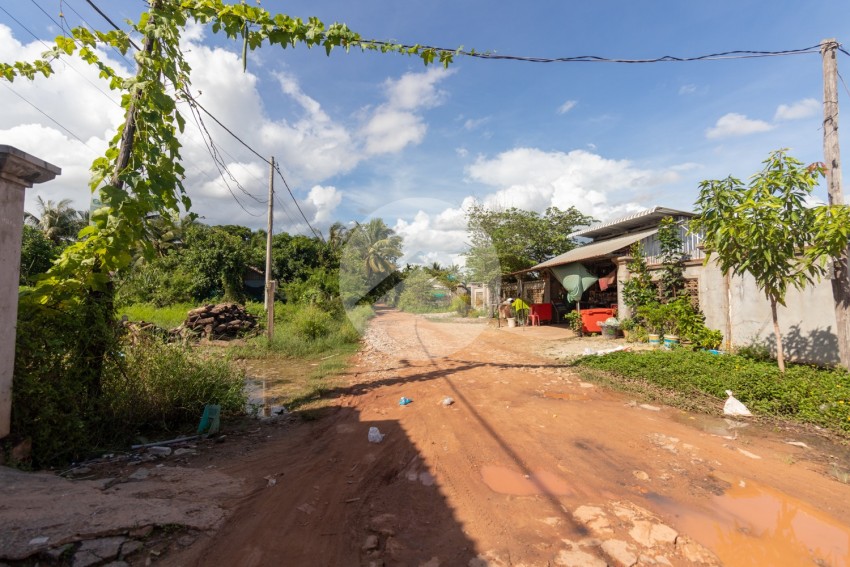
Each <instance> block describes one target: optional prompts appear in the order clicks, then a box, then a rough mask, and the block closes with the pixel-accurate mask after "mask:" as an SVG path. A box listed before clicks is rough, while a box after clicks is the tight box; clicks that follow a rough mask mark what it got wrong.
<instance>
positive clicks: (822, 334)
mask: <svg viewBox="0 0 850 567" xmlns="http://www.w3.org/2000/svg"><path fill="white" fill-rule="evenodd" d="M694 216H695V215H694V213H691V212H687V211H680V210H676V209H669V208H666V207H653V208H651V209H647V210H645V211H641V212H638V213H635V214H632V215H629V216H626V217H622V218H619V219H615V220H612V221H608V222H604V223H599V224H596V225H593V226H591V227H589V228H586V229H583V230H579V231H577V232H575V233H573V234H572V235H571V236H573V237H575V238H577V239H579V238H580V239H587V240H588V242H586V243H585V244H583V245H581V246H578V247H577V248H574V249H572V250H570V251H568V252H566V253H564V254H561V255H559V256H555V257H554V258H551V259H549V260H546V261H545V262H541V263H540V264H537V265H536V266H532V267H531V268H529V269H528V270H524V271H523V274H525V275H527V274H530V273H535V274H536V275H537V276H538V279H537V280H534V281H520V282H518V284H517V287H515V288H513V292H514V294H515V295H513V296H514V297H521V298H523V299H524V300H525V301H526V302H528V303H531V304H533V303H551V304H552V306H553V311H554V312H555V313H556V316H555V317H554V320H555V321H560V320H562V318H563V315H564V314H565V313H566V312H569V311H571V310H572V309H574V308H575V307H576V306H580V307H581V308H582V309H586V308H608V309H616V310H617V314H618V316H619V317H621V318H622V317H627V316H630V315H631V313H630V312H629V309H628V307H627V306H626V305H625V303H624V302H623V296H622V284H623V283H624V282H626V281H628V280H629V278H630V273H629V270H628V267H627V264H628V261H629V259H630V256H629V248H630V247H631V245H632V244H634V243H635V242H640V243H641V245H642V247H643V252H644V256H645V257H646V261H647V264H648V267H649V269H650V272H651V273H652V272H653V271H656V272H657V271H658V270H660V268H661V260H660V253H661V247H660V242H659V240H658V228H659V225H660V223H661V220H662V219H663V218H665V217H672V218H673V219H674V220H676V221H677V222H678V224H679V230H680V233H679V235H680V237H681V240H682V252H683V254H684V257H685V273H684V277H685V282H686V288H685V289H686V292H687V293H688V294H689V295H690V298H691V302H692V303H693V304H694V306H696V307H698V308H699V309H700V310H701V311H702V312H703V314H704V315H705V319H706V320H705V322H706V325H707V326H709V327H710V328H713V329H719V330H720V331H721V332H723V336H724V341H725V343H726V347H727V348H731V347H734V346H743V345H749V344H760V345H764V346H765V347H767V348H768V349H771V351H772V350H773V349H775V340H774V336H773V323H772V318H771V314H770V304H769V303H768V301H767V299H766V298H765V296H764V294H763V292H762V291H761V290H760V289H759V288H758V286H757V285H756V283H755V280H754V279H753V278H752V276H749V275H748V274H745V275H743V276H733V275H731V274H726V273H723V272H722V271H721V270H720V268H719V267H718V266H717V264H716V263H715V262H713V261H711V259H708V260H706V256H705V253H704V251H703V250H702V247H701V246H700V244H701V238H700V235H699V234H694V233H692V232H690V231H689V230H688V226H687V225H688V221H689V220H690V219H691V218H693V217H694ZM523 274H517V275H523ZM659 275H660V274H659ZM504 288H505V286H504V284H503V295H504V294H505V291H504ZM779 322H780V331H781V333H782V337H783V347H784V349H785V353H786V358H788V359H789V360H798V361H805V362H814V363H818V364H836V363H837V362H838V339H837V336H836V331H835V328H836V323H835V311H834V308H833V299H832V286H831V281H830V280H829V279H827V278H824V279H823V280H821V281H819V282H815V283H814V284H813V285H810V286H808V287H806V288H805V289H802V290H796V289H792V290H789V291H788V294H787V296H786V305H785V306H782V307H780V312H779Z"/></svg>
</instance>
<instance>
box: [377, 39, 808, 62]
mask: <svg viewBox="0 0 850 567" xmlns="http://www.w3.org/2000/svg"><path fill="white" fill-rule="evenodd" d="M361 43H363V44H374V45H377V46H379V47H393V48H400V49H401V50H402V51H405V50H413V49H419V50H428V49H430V50H434V51H437V52H442V53H453V54H455V55H463V56H466V57H474V58H476V59H492V60H497V61H522V62H525V63H629V64H633V63H687V62H693V61H718V60H728V59H759V58H762V57H783V56H787V55H803V54H807V53H820V44H817V45H813V46H810V47H804V48H802V49H786V50H782V51H751V50H734V51H723V52H720V53H711V54H708V55H697V56H694V57H678V56H675V55H664V56H662V57H656V58H653V59H619V58H609V57H601V56H599V55H575V56H569V57H526V56H521V55H499V54H497V53H488V52H481V53H480V52H477V51H466V50H463V49H448V48H445V47H435V46H431V45H404V44H397V43H391V42H388V41H381V40H363V41H362V42H361Z"/></svg>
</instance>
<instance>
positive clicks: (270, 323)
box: [266, 157, 275, 340]
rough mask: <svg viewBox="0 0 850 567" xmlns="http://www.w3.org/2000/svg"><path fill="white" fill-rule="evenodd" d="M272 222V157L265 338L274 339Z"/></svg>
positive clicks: (272, 167)
mask: <svg viewBox="0 0 850 567" xmlns="http://www.w3.org/2000/svg"><path fill="white" fill-rule="evenodd" d="M273 222H274V157H272V159H271V162H270V163H269V220H268V223H267V224H268V227H267V231H266V336H267V337H268V339H269V340H272V338H273V337H274V292H275V282H274V281H272V224H273Z"/></svg>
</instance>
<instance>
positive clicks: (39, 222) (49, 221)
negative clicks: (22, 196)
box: [24, 196, 88, 244]
mask: <svg viewBox="0 0 850 567" xmlns="http://www.w3.org/2000/svg"><path fill="white" fill-rule="evenodd" d="M36 201H37V206H38V210H39V216H35V215H34V214H32V213H24V222H26V223H27V224H29V225H30V226H34V227H35V228H38V229H39V230H40V231H41V232H43V233H44V235H45V236H46V237H47V238H49V239H50V240H51V241H52V242H53V243H54V244H62V243H67V242H70V241H73V240H75V239H76V237H77V233H78V232H79V231H80V230H81V229H82V228H83V227H84V226H85V225H86V224H88V211H77V210H76V209H74V208H72V207H71V199H62V200H61V201H59V202H58V203H54V202H53V201H52V200H50V199H48V200H47V201H45V200H44V199H42V198H41V197H40V196H39V197H36ZM81 223H82V224H81Z"/></svg>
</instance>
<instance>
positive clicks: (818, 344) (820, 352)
mask: <svg viewBox="0 0 850 567" xmlns="http://www.w3.org/2000/svg"><path fill="white" fill-rule="evenodd" d="M761 344H762V346H764V347H767V348H768V349H769V350H770V354H771V356H772V357H774V358H776V335H775V334H773V333H770V335H767V336H766V337H765V338H764V339H763V340H762V341H761ZM782 348H783V350H784V351H785V357H786V358H787V359H788V360H790V361H793V362H801V363H809V364H817V365H820V366H832V365H835V364H838V363H839V362H840V360H839V358H838V337H837V336H836V334H835V331H833V330H832V327H830V326H828V327H823V328H821V327H818V328H816V329H813V330H811V331H809V332H804V331H803V330H802V328H801V327H800V324H795V325H791V327H790V328H789V329H788V331H786V332H785V333H783V334H782Z"/></svg>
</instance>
